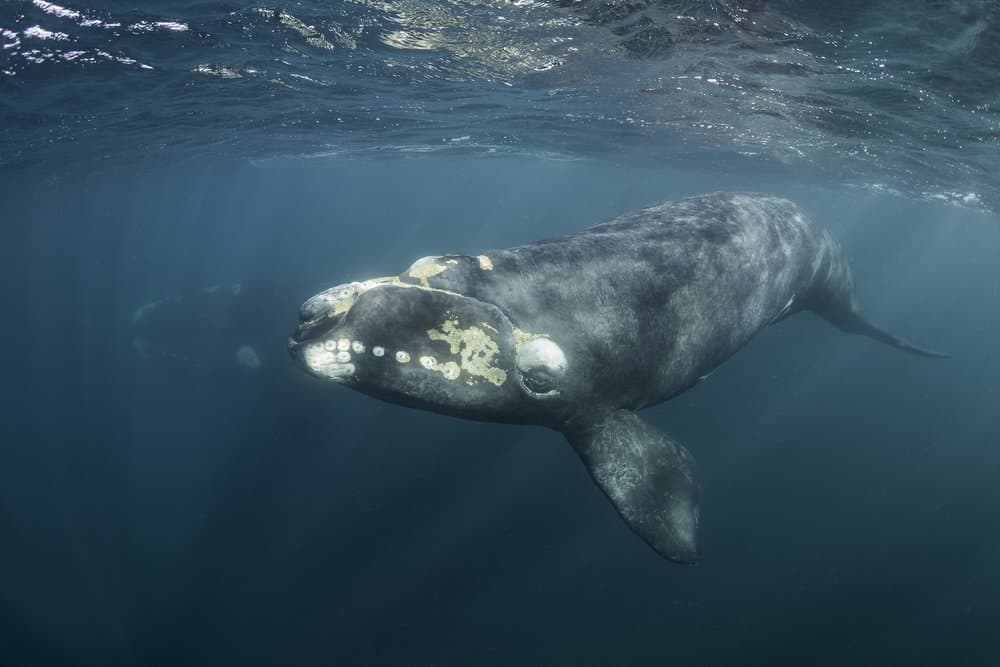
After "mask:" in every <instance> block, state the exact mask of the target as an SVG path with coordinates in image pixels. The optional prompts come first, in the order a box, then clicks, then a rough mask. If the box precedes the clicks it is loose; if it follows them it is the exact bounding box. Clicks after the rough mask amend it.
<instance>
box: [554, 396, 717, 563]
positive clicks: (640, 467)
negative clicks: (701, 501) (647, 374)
mask: <svg viewBox="0 0 1000 667" xmlns="http://www.w3.org/2000/svg"><path fill="white" fill-rule="evenodd" d="M565 434H566V438H567V439H568V440H569V442H570V444H571V445H573V448H574V449H575V450H576V452H577V454H579V455H580V458H581V459H583V463H584V465H586V466H587V470H588V471H590V475H591V477H593V479H594V481H595V482H596V483H597V485H598V486H599V487H600V488H601V490H602V491H603V492H604V494H605V495H606V496H607V497H608V499H609V500H610V501H611V504H612V505H614V507H615V509H616V510H617V511H618V514H619V515H621V517H622V518H623V519H624V520H625V522H626V523H627V524H628V525H629V527H630V528H631V529H632V530H633V531H635V532H636V533H637V534H638V535H639V536H640V537H641V538H642V539H643V540H645V541H646V542H647V543H648V544H649V545H650V546H651V547H653V549H654V550H656V551H657V553H659V554H660V555H662V556H665V557H666V558H669V559H670V560H672V561H676V562H678V563H687V564H693V563H696V562H697V561H698V545H697V533H698V471H697V467H696V465H695V461H694V457H693V456H691V454H690V453H689V452H688V451H687V450H686V449H684V447H683V446H682V445H681V444H680V443H678V442H676V441H675V440H673V439H672V438H670V436H668V435H666V434H665V433H662V432H661V431H658V430H657V429H655V428H654V427H653V426H651V425H649V424H647V423H646V422H645V421H643V420H642V419H640V418H639V416H638V415H636V414H635V413H634V412H632V411H630V410H615V411H614V412H612V413H610V414H609V415H607V416H605V417H604V418H602V419H598V420H595V421H594V422H593V423H588V424H586V425H583V426H576V427H573V428H570V429H567V430H566V431H565Z"/></svg>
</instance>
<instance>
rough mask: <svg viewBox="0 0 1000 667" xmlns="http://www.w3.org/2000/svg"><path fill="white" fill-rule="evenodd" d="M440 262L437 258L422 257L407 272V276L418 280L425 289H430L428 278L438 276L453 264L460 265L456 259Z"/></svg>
mask: <svg viewBox="0 0 1000 667" xmlns="http://www.w3.org/2000/svg"><path fill="white" fill-rule="evenodd" d="M440 260H441V258H440V257H437V256H431V257H421V258H420V259H418V260H417V261H415V262H414V263H413V264H411V265H410V268H408V269H407V270H406V275H408V276H409V277H411V278H416V279H417V280H419V281H420V284H421V285H423V286H424V287H430V284H429V283H428V282H427V279H428V278H430V277H431V276H436V275H437V274H439V273H441V272H443V271H444V270H445V269H447V268H448V267H449V266H451V265H453V264H458V260H455V259H447V260H444V261H443V262H442V261H440Z"/></svg>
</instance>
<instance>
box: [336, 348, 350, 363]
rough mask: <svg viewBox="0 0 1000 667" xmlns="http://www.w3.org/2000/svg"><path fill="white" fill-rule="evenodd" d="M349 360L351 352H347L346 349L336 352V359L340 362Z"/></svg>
mask: <svg viewBox="0 0 1000 667" xmlns="http://www.w3.org/2000/svg"><path fill="white" fill-rule="evenodd" d="M350 360H351V353H350V352H348V351H347V350H341V351H339V352H337V361H338V362H340V363H342V364H346V363H347V362H348V361H350Z"/></svg>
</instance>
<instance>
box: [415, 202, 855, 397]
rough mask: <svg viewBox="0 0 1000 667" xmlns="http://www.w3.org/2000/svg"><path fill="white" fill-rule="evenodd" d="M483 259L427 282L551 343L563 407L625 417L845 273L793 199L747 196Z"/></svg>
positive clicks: (665, 211)
mask: <svg viewBox="0 0 1000 667" xmlns="http://www.w3.org/2000/svg"><path fill="white" fill-rule="evenodd" d="M486 257H488V259H489V263H490V270H482V269H481V268H480V267H475V266H471V265H470V266H468V267H467V268H466V269H465V270H464V271H454V272H452V271H445V272H442V273H441V274H439V275H437V276H435V277H434V278H432V279H431V282H430V284H431V285H432V286H440V287H443V288H446V289H455V290H457V291H461V292H462V293H464V294H469V295H470V296H474V297H475V298H477V299H480V300H483V301H486V302H489V303H493V304H496V305H497V307H498V308H500V309H501V310H502V311H503V312H504V313H505V314H506V315H507V317H508V318H509V319H510V321H511V322H512V323H513V324H514V326H516V327H522V328H525V329H530V330H531V331H533V332H535V333H540V334H544V335H547V336H550V337H552V338H553V339H554V340H556V341H558V342H559V343H560V345H562V346H563V347H564V349H565V350H566V354H567V357H568V358H569V359H570V364H571V366H572V367H573V368H574V375H573V377H574V379H575V380H576V384H575V386H574V391H575V392H576V395H575V396H573V398H574V400H576V401H578V402H583V403H584V404H587V405H595V404H601V405H607V406H608V407H609V408H628V409H633V410H634V409H638V408H640V407H643V406H646V405H651V404H655V403H659V402H661V401H664V400H666V399H668V398H670V397H671V396H674V395H676V394H678V393H680V392H682V391H684V390H685V389H687V388H689V387H690V386H692V385H693V384H695V383H696V382H697V381H698V378H699V377H701V376H704V375H705V374H707V373H709V372H710V371H711V370H712V369H713V368H715V367H716V366H717V365H719V364H720V363H722V362H723V361H724V360H725V359H727V358H728V357H729V356H731V355H732V354H733V353H734V352H736V351H737V350H738V349H739V348H740V347H742V346H743V345H745V344H746V343H747V341H749V340H750V338H751V337H752V336H753V335H754V333H756V332H757V331H758V330H760V329H761V328H763V327H765V326H767V325H768V324H769V323H770V322H771V321H773V320H774V319H775V318H776V317H777V316H778V315H779V314H782V315H787V314H788V312H789V311H790V310H792V306H790V304H793V305H794V302H795V300H796V299H798V300H799V301H800V302H801V303H806V302H807V301H808V299H809V297H810V292H811V290H812V288H813V285H814V283H815V281H816V277H817V275H819V274H821V273H823V274H824V275H825V274H833V273H835V272H837V271H840V272H845V271H846V272H847V274H848V275H849V270H848V269H847V268H846V262H844V261H843V259H842V256H841V253H840V252H839V248H838V247H837V246H836V244H835V243H834V242H833V241H832V240H831V239H830V238H829V236H828V235H827V234H826V233H825V232H822V231H820V230H818V229H817V228H816V227H814V226H813V225H812V224H811V223H810V222H809V221H808V219H807V218H806V217H805V215H804V214H803V213H802V212H801V211H800V210H799V209H798V207H796V206H795V205H794V204H793V203H791V202H789V201H787V200H784V199H780V198H777V197H770V196H762V195H744V194H714V195H705V196H701V197H692V198H688V199H682V200H679V201H674V202H668V203H666V204H661V205H658V206H653V207H650V208H646V209H642V210H640V211H636V212H633V213H629V214H626V215H623V216H620V217H618V218H615V219H613V220H610V221H607V222H604V223H601V224H598V225H595V226H593V227H589V228H587V229H585V230H582V231H580V232H577V233H574V234H570V235H567V236H562V237H558V238H552V239H547V240H543V241H539V242H536V243H532V244H529V245H523V246H519V247H515V248H509V249H504V250H496V251H491V252H488V253H487V254H486ZM783 310H784V312H782V311H783Z"/></svg>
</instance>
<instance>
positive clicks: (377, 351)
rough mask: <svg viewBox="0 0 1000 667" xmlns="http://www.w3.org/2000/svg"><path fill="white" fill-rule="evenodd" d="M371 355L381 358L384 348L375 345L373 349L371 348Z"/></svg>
mask: <svg viewBox="0 0 1000 667" xmlns="http://www.w3.org/2000/svg"><path fill="white" fill-rule="evenodd" d="M372 354H374V355H375V356H376V357H381V356H383V355H384V354H385V348H384V347H382V346H381V345H376V346H375V347H373V348H372Z"/></svg>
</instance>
